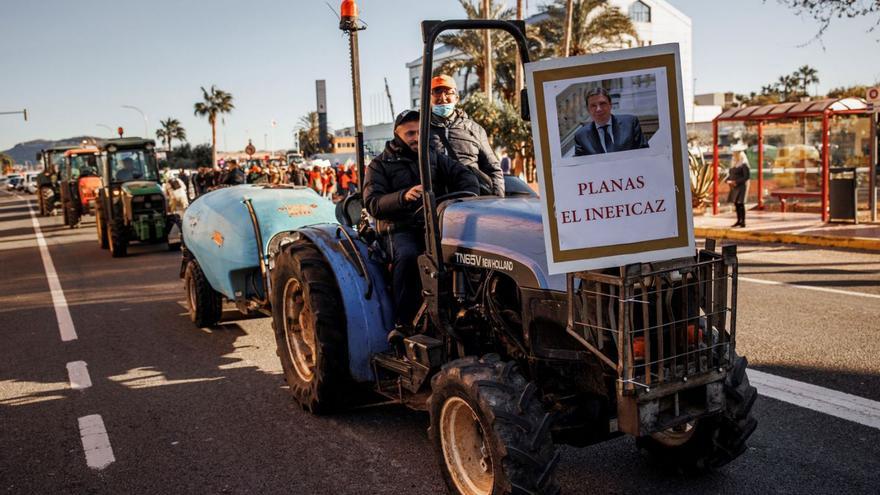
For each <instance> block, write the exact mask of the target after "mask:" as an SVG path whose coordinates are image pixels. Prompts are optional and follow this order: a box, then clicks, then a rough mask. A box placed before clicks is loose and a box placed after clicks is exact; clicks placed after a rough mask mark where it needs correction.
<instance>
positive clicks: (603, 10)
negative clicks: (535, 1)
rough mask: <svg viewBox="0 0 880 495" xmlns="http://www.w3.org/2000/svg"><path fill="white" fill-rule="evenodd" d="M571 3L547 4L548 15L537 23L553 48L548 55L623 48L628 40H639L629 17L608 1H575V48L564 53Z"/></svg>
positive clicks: (573, 12)
mask: <svg viewBox="0 0 880 495" xmlns="http://www.w3.org/2000/svg"><path fill="white" fill-rule="evenodd" d="M567 3H568V0H554V1H553V3H550V4H548V5H546V6H545V7H544V9H545V12H546V13H547V14H548V18H547V19H546V20H543V21H541V22H539V23H538V24H537V26H536V27H537V28H538V32H539V36H540V38H541V39H542V40H543V42H544V44H545V46H546V48H547V50H548V51H549V53H545V54H544V56H557V57H564V56H566V55H569V56H577V55H586V54H589V53H597V52H602V51H606V50H609V49H613V48H620V47H623V46H624V45H625V43H626V41H627V40H634V41H638V34H637V33H636V29H635V26H633V23H632V21H631V20H630V18H629V16H627V15H626V14H624V13H623V12H621V11H620V9H618V8H617V7H612V6H611V5H609V2H608V0H573V2H572V17H571V21H572V22H571V26H572V28H571V41H570V45H571V47H570V49H569V53H568V54H565V53H563V52H564V51H565V24H566V13H567Z"/></svg>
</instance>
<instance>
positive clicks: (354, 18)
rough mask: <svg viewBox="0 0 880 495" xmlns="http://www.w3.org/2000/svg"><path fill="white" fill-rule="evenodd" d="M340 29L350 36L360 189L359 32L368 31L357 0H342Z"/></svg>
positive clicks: (361, 149) (361, 173)
mask: <svg viewBox="0 0 880 495" xmlns="http://www.w3.org/2000/svg"><path fill="white" fill-rule="evenodd" d="M339 13H340V19H339V29H340V30H342V32H344V33H347V34H348V48H349V54H350V55H351V91H352V96H353V99H354V140H355V146H356V148H357V149H356V150H355V154H354V156H355V158H356V159H357V174H358V187H363V186H364V122H363V117H362V116H361V59H360V51H359V49H358V31H361V30H363V29H366V27H363V26H360V25H359V23H358V8H357V4H356V3H355V0H342V5H341V6H340V8H339Z"/></svg>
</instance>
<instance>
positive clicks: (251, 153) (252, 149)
mask: <svg viewBox="0 0 880 495" xmlns="http://www.w3.org/2000/svg"><path fill="white" fill-rule="evenodd" d="M244 152H245V153H247V155H248V156H254V153H256V152H257V148H255V147H254V144H253V143H251V142H250V141H248V144H247V146H245V148H244Z"/></svg>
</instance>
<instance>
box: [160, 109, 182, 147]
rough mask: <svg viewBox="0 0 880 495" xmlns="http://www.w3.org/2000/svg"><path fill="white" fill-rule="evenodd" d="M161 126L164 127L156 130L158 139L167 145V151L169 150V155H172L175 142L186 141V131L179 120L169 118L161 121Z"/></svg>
mask: <svg viewBox="0 0 880 495" xmlns="http://www.w3.org/2000/svg"><path fill="white" fill-rule="evenodd" d="M159 125H161V126H162V127H161V128H160V129H156V139H159V140H161V141H162V142H163V143H165V149H167V150H168V153H171V142H172V141H173V140H175V139H176V140H178V141H186V130H185V129H184V128H183V127H182V126H181V125H180V121H179V120H177V119H172V118H171V117H168V118H167V119H165V120H160V121H159Z"/></svg>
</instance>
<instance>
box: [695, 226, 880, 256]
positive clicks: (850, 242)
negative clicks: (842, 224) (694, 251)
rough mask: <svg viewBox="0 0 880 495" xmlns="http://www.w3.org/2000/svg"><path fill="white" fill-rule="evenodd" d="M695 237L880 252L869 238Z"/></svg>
mask: <svg viewBox="0 0 880 495" xmlns="http://www.w3.org/2000/svg"><path fill="white" fill-rule="evenodd" d="M694 235H695V236H697V237H704V238H712V239H728V240H735V241H754V242H778V243H782V244H802V245H806V246H821V247H835V248H847V249H862V250H865V251H880V239H872V238H869V237H834V236H827V235H803V234H786V233H779V232H754V231H752V232H750V231H746V230H732V229H712V228H701V227H695V228H694Z"/></svg>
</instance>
